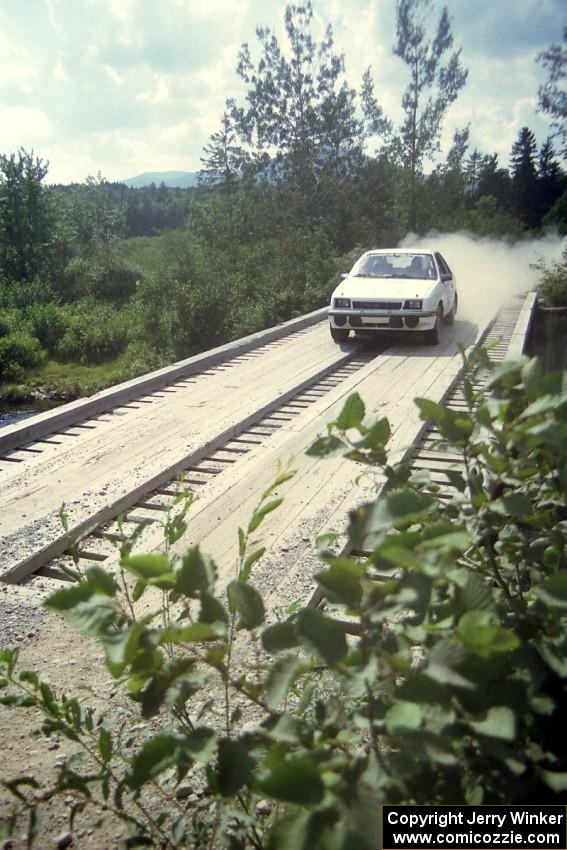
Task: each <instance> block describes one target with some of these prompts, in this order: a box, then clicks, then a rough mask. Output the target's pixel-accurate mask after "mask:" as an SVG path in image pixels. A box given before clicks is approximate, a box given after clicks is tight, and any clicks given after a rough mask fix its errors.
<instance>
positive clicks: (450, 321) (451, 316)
mask: <svg viewBox="0 0 567 850" xmlns="http://www.w3.org/2000/svg"><path fill="white" fill-rule="evenodd" d="M458 304H459V299H458V297H457V293H456V292H455V297H454V298H453V306H452V307H451V310H450V312H449V313H447V315H446V316H445V318H444V319H443V321H444V322H445V324H446V325H452V324H453V322H454V321H455V316H456V314H457V307H458Z"/></svg>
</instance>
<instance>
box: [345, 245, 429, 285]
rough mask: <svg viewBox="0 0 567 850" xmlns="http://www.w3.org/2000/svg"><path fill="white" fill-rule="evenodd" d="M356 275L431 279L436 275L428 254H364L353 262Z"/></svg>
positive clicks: (353, 273) (353, 271)
mask: <svg viewBox="0 0 567 850" xmlns="http://www.w3.org/2000/svg"><path fill="white" fill-rule="evenodd" d="M351 274H352V275H355V276H356V277H384V278H422V279H424V280H433V279H434V278H435V277H436V276H437V275H436V272H435V266H434V264H433V259H432V257H431V255H430V254H396V253H395V252H392V253H391V254H365V255H364V257H361V258H360V260H359V261H358V262H357V263H356V264H355V266H354V268H353V270H352V272H351Z"/></svg>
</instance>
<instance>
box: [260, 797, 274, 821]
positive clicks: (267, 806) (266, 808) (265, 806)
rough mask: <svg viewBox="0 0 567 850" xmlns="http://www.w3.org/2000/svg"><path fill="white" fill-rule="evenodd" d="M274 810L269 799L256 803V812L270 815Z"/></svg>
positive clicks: (261, 814)
mask: <svg viewBox="0 0 567 850" xmlns="http://www.w3.org/2000/svg"><path fill="white" fill-rule="evenodd" d="M271 811H272V804H271V803H269V802H268V800H259V801H258V802H257V803H256V814H257V815H260V816H261V817H264V816H265V815H269V814H270V812H271Z"/></svg>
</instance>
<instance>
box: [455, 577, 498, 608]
mask: <svg viewBox="0 0 567 850" xmlns="http://www.w3.org/2000/svg"><path fill="white" fill-rule="evenodd" d="M460 597H461V601H462V603H463V606H464V608H465V610H467V611H474V610H478V611H481V610H483V609H486V608H490V607H492V604H493V601H492V590H491V588H490V587H489V586H488V584H487V582H486V581H483V580H482V579H481V578H479V577H478V576H476V575H474V573H469V575H468V577H467V582H466V584H465V586H464V587H463V588H462V590H461V591H460Z"/></svg>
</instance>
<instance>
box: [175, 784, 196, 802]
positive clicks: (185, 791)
mask: <svg viewBox="0 0 567 850" xmlns="http://www.w3.org/2000/svg"><path fill="white" fill-rule="evenodd" d="M192 794H193V786H192V785H189V783H185V784H183V785H178V786H177V788H176V789H175V796H176V797H177V799H178V800H185V799H186V798H187V797H190V796H191V795H192Z"/></svg>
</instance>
